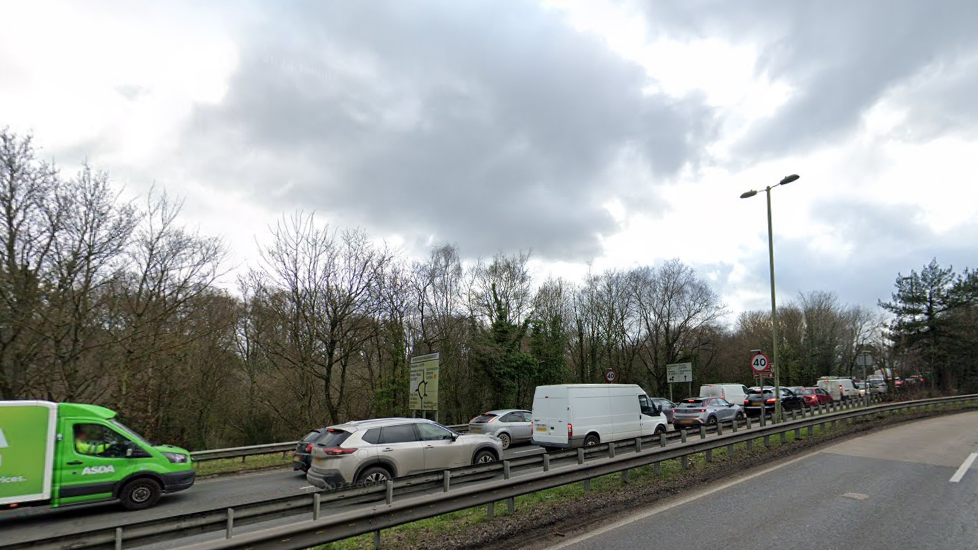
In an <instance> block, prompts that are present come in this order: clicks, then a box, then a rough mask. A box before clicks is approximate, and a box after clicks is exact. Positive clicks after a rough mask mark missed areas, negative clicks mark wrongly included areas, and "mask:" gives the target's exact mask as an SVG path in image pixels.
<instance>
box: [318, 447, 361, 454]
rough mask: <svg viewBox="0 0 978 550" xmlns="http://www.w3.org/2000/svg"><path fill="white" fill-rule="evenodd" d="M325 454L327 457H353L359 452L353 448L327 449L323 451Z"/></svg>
mask: <svg viewBox="0 0 978 550" xmlns="http://www.w3.org/2000/svg"><path fill="white" fill-rule="evenodd" d="M323 452H324V453H325V454H326V456H343V455H351V454H353V453H355V452H357V449H356V447H353V448H346V447H327V448H325V449H323Z"/></svg>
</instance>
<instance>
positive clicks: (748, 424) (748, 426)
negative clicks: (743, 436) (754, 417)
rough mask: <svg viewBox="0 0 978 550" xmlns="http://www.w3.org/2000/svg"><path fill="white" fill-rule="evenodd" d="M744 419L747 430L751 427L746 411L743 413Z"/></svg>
mask: <svg viewBox="0 0 978 550" xmlns="http://www.w3.org/2000/svg"><path fill="white" fill-rule="evenodd" d="M744 420H746V421H747V429H748V430H749V429H750V428H751V426H750V417H749V416H747V414H746V413H745V414H744Z"/></svg>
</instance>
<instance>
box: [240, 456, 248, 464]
mask: <svg viewBox="0 0 978 550" xmlns="http://www.w3.org/2000/svg"><path fill="white" fill-rule="evenodd" d="M246 458H248V455H241V463H242V464H244V463H245V459H246Z"/></svg>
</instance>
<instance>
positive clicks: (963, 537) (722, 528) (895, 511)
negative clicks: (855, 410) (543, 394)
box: [552, 412, 978, 550]
mask: <svg viewBox="0 0 978 550" xmlns="http://www.w3.org/2000/svg"><path fill="white" fill-rule="evenodd" d="M973 453H975V454H978V413H976V412H971V413H963V414H958V415H953V416H945V417H941V418H934V419H929V420H923V421H919V422H913V423H910V424H906V425H902V426H898V427H894V428H890V429H887V430H884V431H880V432H876V433H873V434H870V435H866V436H862V437H859V438H854V439H851V440H849V441H846V442H844V443H840V444H837V445H833V446H831V447H827V448H825V449H823V450H820V451H816V452H813V453H811V454H808V455H806V456H804V457H801V458H798V459H795V460H791V461H789V462H786V463H782V464H779V465H777V466H774V467H772V468H768V469H766V470H763V471H760V472H754V473H748V474H744V475H742V476H740V477H737V478H734V479H730V480H728V481H726V482H724V483H722V484H719V485H715V486H711V487H709V488H706V489H703V490H701V491H698V492H696V493H694V494H690V495H688V496H685V497H681V498H677V499H675V500H672V501H670V502H666V503H660V504H658V505H656V506H654V507H651V508H649V509H647V510H643V511H641V512H637V513H636V515H634V516H632V517H630V518H623V519H622V520H621V521H619V522H617V523H615V524H613V525H609V526H606V527H604V528H601V529H597V530H592V531H591V532H589V533H587V534H586V535H583V536H581V537H577V538H573V539H570V540H567V541H566V542H563V543H561V544H559V545H556V546H553V547H552V548H554V549H558V548H559V549H566V550H591V549H594V550H598V549H601V550H606V549H607V550H612V549H617V548H621V549H628V550H634V549H635V548H713V547H717V548H720V547H722V548H751V549H760V550H763V549H779V550H781V549H785V548H790V549H792V550H805V549H813V550H814V549H818V550H831V549H851V548H858V549H859V550H876V549H879V550H893V549H895V548H921V549H928V550H931V549H933V550H942V549H948V550H951V549H954V550H958V549H975V548H978V464H976V463H975V462H976V461H975V454H973Z"/></svg>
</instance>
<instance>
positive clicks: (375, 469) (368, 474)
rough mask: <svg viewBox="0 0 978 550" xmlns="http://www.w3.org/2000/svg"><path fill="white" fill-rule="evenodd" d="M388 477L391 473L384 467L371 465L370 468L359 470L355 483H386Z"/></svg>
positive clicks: (389, 477)
mask: <svg viewBox="0 0 978 550" xmlns="http://www.w3.org/2000/svg"><path fill="white" fill-rule="evenodd" d="M389 479H391V473H390V472H388V471H387V469H386V468H383V467H380V466H371V467H370V468H367V469H366V470H364V471H362V472H360V477H358V478H357V483H359V484H360V485H376V484H379V483H387V481H388V480H389Z"/></svg>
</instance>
